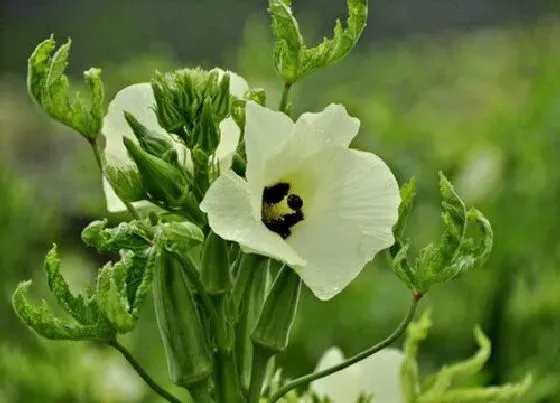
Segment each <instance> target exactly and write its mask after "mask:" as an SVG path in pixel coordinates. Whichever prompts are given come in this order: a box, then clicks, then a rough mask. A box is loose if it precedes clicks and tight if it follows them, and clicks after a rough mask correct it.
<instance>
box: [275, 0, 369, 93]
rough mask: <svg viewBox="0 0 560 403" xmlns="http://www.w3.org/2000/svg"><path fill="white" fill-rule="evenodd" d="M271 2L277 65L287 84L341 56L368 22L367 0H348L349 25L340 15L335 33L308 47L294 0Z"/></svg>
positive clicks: (346, 51)
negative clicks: (296, 15)
mask: <svg viewBox="0 0 560 403" xmlns="http://www.w3.org/2000/svg"><path fill="white" fill-rule="evenodd" d="M268 4H269V6H268V12H269V14H270V15H271V17H272V32H273V34H274V37H275V46H274V62H275V67H276V70H277V71H278V73H279V74H280V76H281V77H282V78H283V79H284V82H285V83H287V84H293V83H294V82H295V81H296V80H298V79H299V78H301V77H303V76H305V75H306V74H309V73H311V72H313V71H315V70H317V69H320V68H323V67H326V66H328V65H330V64H333V63H335V62H337V61H338V60H340V59H342V58H343V57H344V56H346V55H347V54H348V53H349V52H350V51H351V50H352V49H353V48H354V46H355V45H356V43H357V42H358V39H360V36H361V34H362V31H363V30H364V28H365V26H366V20H367V13H368V5H367V0H348V1H347V6H348V20H347V26H346V28H344V27H343V26H342V23H341V22H340V20H339V19H337V20H336V22H335V27H334V31H333V37H332V38H325V39H324V40H323V42H322V43H321V44H319V45H317V46H315V47H313V48H310V49H308V48H306V46H305V44H304V41H303V37H302V36H301V33H300V30H299V27H298V23H297V20H296V19H295V17H294V16H293V13H292V9H291V1H289V0H269V2H268Z"/></svg>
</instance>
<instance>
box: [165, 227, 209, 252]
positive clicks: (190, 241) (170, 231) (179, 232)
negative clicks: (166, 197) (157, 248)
mask: <svg viewBox="0 0 560 403" xmlns="http://www.w3.org/2000/svg"><path fill="white" fill-rule="evenodd" d="M156 238H158V239H159V242H160V245H161V246H162V248H165V249H166V250H168V251H173V252H176V253H178V254H179V255H185V254H188V253H189V251H190V250H191V249H192V248H194V247H196V246H198V245H200V244H201V243H202V241H204V233H203V232H202V230H201V229H200V228H199V227H198V226H196V225H195V224H193V223H192V222H190V221H182V222H169V223H163V224H161V225H160V226H159V227H158V230H157V235H156Z"/></svg>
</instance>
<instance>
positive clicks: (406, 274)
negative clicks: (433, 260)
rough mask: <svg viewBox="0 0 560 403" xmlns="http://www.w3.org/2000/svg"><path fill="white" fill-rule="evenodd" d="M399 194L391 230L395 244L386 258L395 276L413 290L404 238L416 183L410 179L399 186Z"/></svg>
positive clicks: (408, 244) (412, 278) (413, 276)
mask: <svg viewBox="0 0 560 403" xmlns="http://www.w3.org/2000/svg"><path fill="white" fill-rule="evenodd" d="M400 194H401V204H400V205H399V218H398V220H397V223H396V224H395V228H394V229H393V233H394V235H395V243H394V244H393V245H392V246H391V247H390V248H389V249H388V250H387V258H388V260H389V264H390V266H391V267H392V268H393V270H394V271H395V273H396V274H397V276H398V277H399V278H400V279H401V280H402V281H403V282H404V283H405V284H406V285H407V287H409V288H410V289H415V283H416V280H415V274H414V272H413V268H412V267H411V266H410V264H409V262H408V249H409V247H410V241H409V240H408V239H405V238H404V231H405V228H406V223H407V221H408V216H409V214H410V212H411V211H412V207H413V206H414V198H415V196H416V181H415V179H414V178H411V179H410V180H409V181H408V182H407V183H405V184H404V185H403V186H401V190H400Z"/></svg>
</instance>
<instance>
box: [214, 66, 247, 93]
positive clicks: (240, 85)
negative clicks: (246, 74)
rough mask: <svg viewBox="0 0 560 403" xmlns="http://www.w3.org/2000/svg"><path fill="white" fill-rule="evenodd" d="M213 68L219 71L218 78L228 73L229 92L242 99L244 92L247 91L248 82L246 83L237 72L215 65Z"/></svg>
mask: <svg viewBox="0 0 560 403" xmlns="http://www.w3.org/2000/svg"><path fill="white" fill-rule="evenodd" d="M213 70H215V71H217V72H218V73H219V78H220V79H221V78H222V76H223V75H224V74H226V73H227V74H229V93H230V94H231V95H233V96H234V97H237V98H240V99H242V98H243V97H244V96H245V93H246V92H247V91H249V84H248V83H247V80H245V79H244V78H243V77H241V76H240V75H239V74H237V73H234V72H233V71H230V70H222V69H220V68H217V67H216V68H215V69H213Z"/></svg>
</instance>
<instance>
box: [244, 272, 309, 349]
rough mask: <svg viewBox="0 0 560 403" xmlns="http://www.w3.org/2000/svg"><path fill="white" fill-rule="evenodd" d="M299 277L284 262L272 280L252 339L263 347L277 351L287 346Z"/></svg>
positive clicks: (296, 300) (299, 281)
mask: <svg viewBox="0 0 560 403" xmlns="http://www.w3.org/2000/svg"><path fill="white" fill-rule="evenodd" d="M300 290H301V279H300V278H299V276H298V275H297V274H296V273H295V272H294V271H293V270H292V269H291V268H289V267H287V266H285V267H284V268H283V269H282V270H281V271H280V273H278V276H277V277H276V279H275V280H274V283H273V284H272V288H271V289H270V291H269V293H268V296H267V297H266V301H265V303H264V306H263V309H262V312H261V316H260V318H259V321H258V322H257V326H256V327H255V330H254V331H253V334H252V335H251V340H252V341H253V343H254V344H255V345H257V346H258V347H260V348H261V349H262V350H266V351H270V352H272V353H278V352H280V351H284V350H285V349H286V347H287V346H288V338H289V335H290V330H291V328H292V324H293V322H294V318H295V314H296V309H297V305H298V302H299V294H300Z"/></svg>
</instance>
